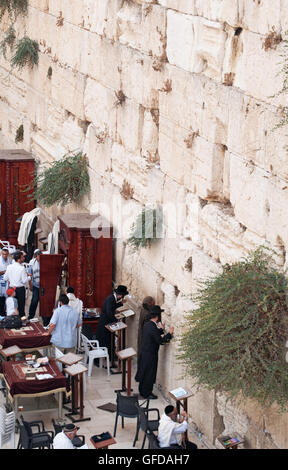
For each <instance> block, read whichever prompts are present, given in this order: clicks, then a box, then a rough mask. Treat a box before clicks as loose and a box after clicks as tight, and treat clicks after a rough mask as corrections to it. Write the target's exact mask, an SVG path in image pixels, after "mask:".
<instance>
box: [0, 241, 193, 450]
mask: <svg viewBox="0 0 288 470" xmlns="http://www.w3.org/2000/svg"><path fill="white" fill-rule="evenodd" d="M40 255H41V251H40V250H38V249H37V250H35V252H34V256H33V259H32V260H31V261H30V263H29V265H28V267H27V266H25V265H24V264H23V262H24V258H25V253H24V252H22V251H20V250H18V251H16V252H15V253H14V254H13V256H12V258H11V256H9V251H8V249H7V248H5V247H3V248H2V251H1V256H0V317H4V316H5V315H7V316H9V315H19V316H21V317H22V316H25V301H26V286H27V285H29V287H30V290H31V292H32V298H31V302H30V306H29V313H28V319H29V320H31V319H33V318H34V316H35V313H36V310H37V306H38V303H39V289H40ZM128 294H129V292H128V290H127V287H126V286H124V285H118V287H117V288H116V289H115V290H114V291H113V292H112V293H111V294H110V295H109V296H108V297H107V298H106V299H105V301H104V303H103V306H102V312H101V315H100V318H99V323H98V327H97V333H96V339H97V340H98V341H99V345H100V346H102V347H103V346H104V347H106V348H107V349H108V353H109V358H110V360H111V359H112V357H111V354H112V351H111V333H110V332H109V330H108V329H107V328H106V325H107V324H109V323H113V322H117V318H116V316H115V314H116V313H117V309H118V308H119V307H121V306H123V304H125V302H126V298H127V296H128ZM82 309H83V302H82V301H81V300H80V299H77V297H76V296H75V294H74V289H73V287H71V286H69V287H68V288H67V289H66V292H65V293H63V294H61V295H60V297H59V301H58V304H57V305H56V308H55V309H54V311H53V313H52V312H51V317H48V321H47V322H46V323H45V317H43V319H42V321H43V325H44V327H46V332H45V334H46V335H51V343H52V344H54V345H55V346H56V347H57V348H58V349H60V350H61V351H62V352H63V353H64V354H66V353H67V352H73V351H74V350H75V346H76V343H77V331H78V328H80V327H81V325H82ZM163 311H164V310H163V309H161V308H160V306H159V305H155V300H154V299H153V298H152V297H150V296H148V297H145V298H144V299H143V302H142V307H141V310H140V313H139V323H138V344H137V346H138V360H137V372H136V375H135V380H136V382H138V383H139V394H140V396H141V397H143V398H144V399H148V400H151V399H157V396H156V395H155V394H154V393H153V386H154V384H155V382H156V375H157V367H158V351H159V347H160V345H162V344H165V343H166V344H167V343H169V342H170V340H171V339H172V338H173V333H174V327H172V326H171V327H170V328H169V331H168V332H167V333H166V332H165V324H163V323H162V317H161V316H162V312H163ZM175 410H176V409H175V408H174V407H171V406H170V407H169V406H168V407H166V408H165V412H164V413H163V415H162V418H161V420H160V424H159V433H158V441H159V445H160V447H169V446H172V447H175V446H178V445H180V444H179V442H178V441H179V439H178V435H182V433H183V432H185V430H186V429H187V416H186V415H183V413H182V416H180V417H179V416H177V412H176V411H175ZM68 427H69V426H68ZM76 431H77V429H75V426H73V429H72V427H71V425H70V427H69V429H68V428H67V429H63V431H62V433H61V435H57V436H58V437H57V436H56V437H55V446H54V447H55V448H63V447H61V446H66V448H73V443H72V440H73V438H74V437H75V434H76ZM56 438H57V439H56ZM193 446H194V447H193ZM193 446H192V448H196V446H195V445H194V444H193Z"/></svg>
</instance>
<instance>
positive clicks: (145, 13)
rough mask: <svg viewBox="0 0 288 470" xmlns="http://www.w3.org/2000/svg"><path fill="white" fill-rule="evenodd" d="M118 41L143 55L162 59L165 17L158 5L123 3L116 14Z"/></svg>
mask: <svg viewBox="0 0 288 470" xmlns="http://www.w3.org/2000/svg"><path fill="white" fill-rule="evenodd" d="M117 16H118V26H119V41H120V42H121V43H122V44H126V45H128V46H130V47H132V48H135V49H138V50H140V51H142V52H144V53H145V54H149V55H153V56H156V57H162V56H163V55H165V45H166V38H165V34H166V30H165V28H166V15H165V10H164V8H161V7H160V6H159V5H152V4H151V5H140V4H137V3H134V2H124V4H123V7H122V8H121V10H120V11H119V12H118V14H117Z"/></svg>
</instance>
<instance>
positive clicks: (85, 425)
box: [0, 361, 206, 449]
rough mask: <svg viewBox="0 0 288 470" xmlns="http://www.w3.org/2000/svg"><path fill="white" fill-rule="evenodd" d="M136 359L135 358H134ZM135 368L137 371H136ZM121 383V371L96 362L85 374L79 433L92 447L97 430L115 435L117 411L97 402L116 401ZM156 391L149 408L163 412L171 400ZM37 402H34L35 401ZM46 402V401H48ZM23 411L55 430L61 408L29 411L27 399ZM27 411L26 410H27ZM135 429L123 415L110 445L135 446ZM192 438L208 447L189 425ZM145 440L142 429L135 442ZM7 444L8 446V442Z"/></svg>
mask: <svg viewBox="0 0 288 470" xmlns="http://www.w3.org/2000/svg"><path fill="white" fill-rule="evenodd" d="M134 362H135V363H136V361H134ZM134 372H135V371H134ZM133 376H134V374H132V388H133V393H134V392H135V393H137V392H138V387H137V384H136V382H135V381H134V378H133ZM121 384H122V375H121V374H113V375H110V376H108V375H107V370H106V369H104V368H101V369H100V368H98V367H96V366H93V369H92V376H91V377H86V390H85V395H84V403H85V408H84V417H90V418H91V420H90V421H83V422H80V423H76V425H77V426H79V427H80V429H79V431H78V433H79V434H82V435H84V436H85V441H86V443H87V444H88V447H89V448H91V449H92V448H93V446H92V444H91V443H90V437H91V436H92V435H94V434H100V433H102V432H106V431H109V432H110V433H111V434H112V435H113V431H114V423H115V416H116V413H115V412H113V413H111V412H109V411H104V410H101V409H99V408H98V406H101V405H104V404H106V403H116V393H115V390H116V389H121ZM154 393H156V394H157V395H158V399H157V400H150V405H149V407H150V408H158V409H159V411H160V416H161V414H162V412H163V410H164V408H165V406H166V405H167V404H168V402H167V401H165V399H164V397H163V396H162V395H161V393H160V392H159V391H158V390H157V389H156V388H155V389H154ZM43 399H44V397H43V398H41V400H43ZM45 400H46V402H47V405H49V403H48V401H50V399H48V400H47V398H46V399H45ZM3 402H4V398H3V395H2V394H0V405H1V404H2V403H3ZM34 404H35V402H34ZM19 405H21V400H20V399H19ZM45 405H46V403H45ZM23 406H24V408H23V415H24V417H25V419H27V421H32V420H37V419H38V420H39V419H41V420H43V421H44V424H45V428H46V429H47V430H53V424H52V421H51V420H52V418H54V419H56V420H57V418H58V410H57V409H55V410H53V409H51V410H50V411H45V412H42V411H36V412H29V413H27V410H28V405H27V407H26V409H25V403H24V401H23ZM25 411H26V412H25ZM65 413H68V411H67V410H65V409H64V410H63V416H64V418H65V421H66V422H67V423H70V422H71V421H70V420H69V418H67V417H65ZM135 431H136V419H129V418H125V419H124V429H122V427H121V418H118V426H117V433H116V438H115V439H116V441H117V443H116V444H114V445H113V446H111V447H110V449H133V440H134V437H135ZM18 436H19V435H18V434H16V439H15V448H16V447H17V443H18ZM189 438H190V440H191V441H192V442H195V443H196V444H197V445H198V447H199V448H206V446H205V445H204V444H203V443H202V442H201V441H200V440H199V438H198V436H197V435H196V434H194V432H193V430H192V429H191V427H190V429H189ZM142 440H143V432H142V431H141V430H140V432H139V440H138V441H137V442H136V446H135V447H134V449H137V448H138V449H140V448H141V445H142ZM5 447H7V446H5ZM147 447H148V439H147V440H146V444H145V448H147Z"/></svg>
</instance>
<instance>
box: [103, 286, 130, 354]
mask: <svg viewBox="0 0 288 470" xmlns="http://www.w3.org/2000/svg"><path fill="white" fill-rule="evenodd" d="M128 294H129V292H128V290H127V287H126V286H122V285H120V286H118V287H117V289H115V291H114V292H113V293H112V294H110V295H108V297H106V299H105V300H104V303H103V306H102V313H101V315H100V318H99V323H98V327H97V332H96V339H97V340H98V341H99V345H100V346H102V347H106V348H107V349H108V353H109V357H110V359H111V333H110V331H109V330H107V328H105V325H108V324H109V323H114V322H116V321H117V318H116V317H115V312H116V309H117V308H119V307H122V305H123V303H122V302H125V299H124V297H125V295H128Z"/></svg>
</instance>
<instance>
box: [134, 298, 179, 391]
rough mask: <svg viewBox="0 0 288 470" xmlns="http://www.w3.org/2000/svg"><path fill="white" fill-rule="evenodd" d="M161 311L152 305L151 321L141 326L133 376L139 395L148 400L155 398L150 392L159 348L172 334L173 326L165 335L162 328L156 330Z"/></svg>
mask: <svg viewBox="0 0 288 470" xmlns="http://www.w3.org/2000/svg"><path fill="white" fill-rule="evenodd" d="M163 311H164V310H162V309H161V308H160V307H159V305H153V306H152V307H151V309H150V314H151V319H150V320H149V321H147V322H146V323H144V326H143V334H142V346H141V351H140V357H139V362H138V370H137V373H136V376H135V380H136V382H139V393H140V395H142V397H144V398H149V399H156V398H157V396H156V395H154V393H152V391H153V385H154V383H155V381H156V375H157V366H158V351H159V346H160V345H161V344H164V343H169V341H170V340H171V338H172V335H173V332H174V327H173V326H171V327H170V330H169V333H167V334H166V335H164V330H163V329H162V328H158V326H157V323H159V322H161V312H163Z"/></svg>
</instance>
